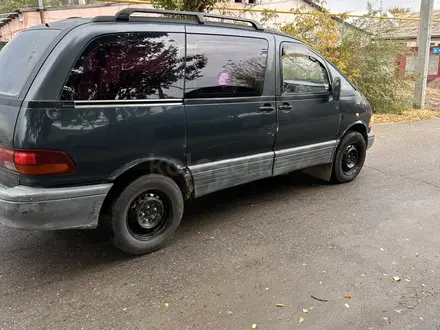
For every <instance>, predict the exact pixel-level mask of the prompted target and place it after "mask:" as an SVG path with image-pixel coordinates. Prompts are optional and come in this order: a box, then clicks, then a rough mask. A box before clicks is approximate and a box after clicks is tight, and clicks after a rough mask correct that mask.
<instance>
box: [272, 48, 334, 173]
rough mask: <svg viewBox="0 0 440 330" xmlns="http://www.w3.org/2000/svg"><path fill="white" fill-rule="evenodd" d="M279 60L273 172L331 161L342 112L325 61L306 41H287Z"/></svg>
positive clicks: (284, 171) (289, 170) (292, 169)
mask: <svg viewBox="0 0 440 330" xmlns="http://www.w3.org/2000/svg"><path fill="white" fill-rule="evenodd" d="M279 63H280V68H281V74H280V81H279V85H278V86H280V92H279V96H278V97H277V109H278V121H279V132H278V134H277V141H276V145H275V154H276V155H275V165H274V175H279V174H283V173H288V172H291V171H295V170H299V169H303V168H307V167H311V166H314V165H319V164H326V163H330V162H331V159H332V155H333V152H334V150H335V148H336V145H337V141H336V135H337V131H338V127H339V121H340V112H339V101H335V100H334V99H333V96H332V93H331V84H330V75H329V74H328V71H327V67H326V63H325V61H324V60H323V59H322V58H320V57H319V56H318V55H317V54H315V53H314V52H312V51H311V50H310V49H309V48H308V47H307V46H305V45H303V44H300V43H290V42H284V43H282V44H281V48H280V54H279Z"/></svg>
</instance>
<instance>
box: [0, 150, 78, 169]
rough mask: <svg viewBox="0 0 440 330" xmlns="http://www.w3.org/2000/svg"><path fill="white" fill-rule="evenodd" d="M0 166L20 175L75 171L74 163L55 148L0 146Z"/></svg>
mask: <svg viewBox="0 0 440 330" xmlns="http://www.w3.org/2000/svg"><path fill="white" fill-rule="evenodd" d="M0 167H3V168H7V169H8V170H11V171H14V172H17V173H19V174H21V175H31V176H39V175H58V174H68V173H73V172H75V164H74V163H73V161H72V159H71V158H70V157H69V156H68V155H67V154H66V153H64V152H62V151H57V150H19V149H16V150H14V149H9V148H0Z"/></svg>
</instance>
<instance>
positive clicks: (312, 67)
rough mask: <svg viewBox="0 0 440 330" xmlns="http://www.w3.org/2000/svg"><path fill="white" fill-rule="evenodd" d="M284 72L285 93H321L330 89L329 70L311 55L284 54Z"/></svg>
mask: <svg viewBox="0 0 440 330" xmlns="http://www.w3.org/2000/svg"><path fill="white" fill-rule="evenodd" d="M282 72H283V75H282V77H283V92H284V93H285V94H303V93H321V92H326V91H328V90H329V87H330V84H329V78H328V75H327V70H326V69H325V67H324V66H323V65H322V64H321V63H320V62H319V61H318V60H317V59H315V58H313V57H311V56H308V55H305V54H301V53H289V54H288V55H284V56H283V57H282Z"/></svg>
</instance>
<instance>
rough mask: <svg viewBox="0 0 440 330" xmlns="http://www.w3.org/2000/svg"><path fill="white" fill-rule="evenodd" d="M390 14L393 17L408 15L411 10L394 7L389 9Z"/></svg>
mask: <svg viewBox="0 0 440 330" xmlns="http://www.w3.org/2000/svg"><path fill="white" fill-rule="evenodd" d="M388 12H389V13H391V14H393V15H400V14H407V13H410V12H411V8H402V7H393V8H390V9H388Z"/></svg>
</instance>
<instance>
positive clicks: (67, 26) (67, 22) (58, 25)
mask: <svg viewBox="0 0 440 330" xmlns="http://www.w3.org/2000/svg"><path fill="white" fill-rule="evenodd" d="M138 12H139V13H149V14H151V13H153V14H165V15H174V17H175V15H179V17H183V16H187V18H171V17H157V16H156V17H146V16H130V14H131V13H138ZM121 13H122V14H124V15H125V16H124V19H118V18H119V17H120V16H121ZM182 13H183V15H182ZM191 16H192V18H195V17H197V19H189V18H191ZM201 17H203V18H205V17H206V18H208V19H209V18H216V19H219V20H222V21H224V20H228V21H238V22H239V23H249V24H250V25H243V24H236V23H224V22H213V21H208V20H204V19H203V18H202V19H203V22H201V21H200V19H201ZM130 22H133V23H134V22H136V23H141V22H145V23H153V22H154V23H156V24H167V25H169V24H175V25H195V26H197V25H198V26H200V28H201V29H203V28H204V27H205V26H206V27H207V26H211V27H212V26H214V27H222V28H227V29H242V30H247V31H257V32H261V33H269V34H273V35H279V36H284V37H287V38H290V39H293V40H296V41H298V42H299V40H298V39H296V38H294V37H292V36H290V35H287V34H285V33H283V32H280V31H277V30H274V29H266V28H264V27H263V26H261V25H260V23H258V22H256V21H254V20H252V19H246V18H241V17H231V16H223V15H214V14H205V13H195V12H176V11H167V10H158V9H145V8H126V9H122V10H121V11H119V12H117V13H116V14H115V15H114V16H97V17H95V18H82V17H71V18H67V19H64V20H60V21H56V22H50V23H46V24H40V25H36V26H33V27H31V28H29V30H41V29H47V28H50V29H57V30H71V29H73V28H75V27H77V26H80V25H84V24H99V23H115V24H127V23H130Z"/></svg>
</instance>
